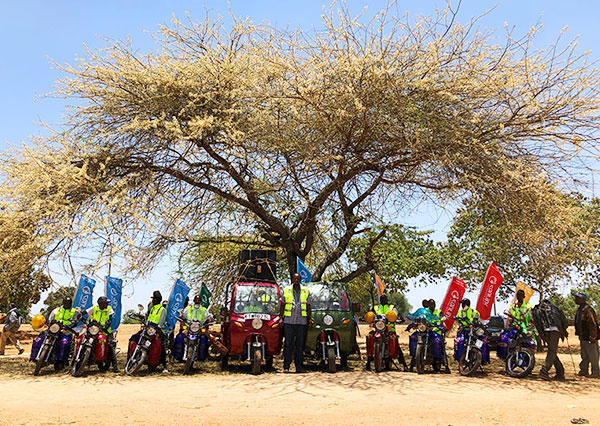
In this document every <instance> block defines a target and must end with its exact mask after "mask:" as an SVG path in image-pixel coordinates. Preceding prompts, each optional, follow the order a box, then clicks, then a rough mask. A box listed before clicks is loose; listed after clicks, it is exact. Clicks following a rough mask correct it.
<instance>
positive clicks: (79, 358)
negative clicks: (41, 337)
mask: <svg viewBox="0 0 600 426" xmlns="http://www.w3.org/2000/svg"><path fill="white" fill-rule="evenodd" d="M107 335H108V332H107V331H106V329H105V328H104V327H103V326H102V324H100V323H99V322H98V321H95V320H92V321H90V322H89V323H88V324H87V326H86V328H85V331H82V332H81V334H80V335H79V336H78V337H77V339H76V341H75V350H74V351H73V353H74V355H73V362H72V368H71V375H72V376H73V377H79V376H81V375H82V374H83V370H84V369H85V366H86V365H88V364H97V365H98V369H99V370H100V371H106V370H108V367H110V360H109V359H108V339H107ZM113 344H116V340H114V342H113Z"/></svg>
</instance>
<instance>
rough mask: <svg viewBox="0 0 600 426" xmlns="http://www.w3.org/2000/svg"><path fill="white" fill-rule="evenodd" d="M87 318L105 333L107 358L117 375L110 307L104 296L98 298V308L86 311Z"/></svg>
mask: <svg viewBox="0 0 600 426" xmlns="http://www.w3.org/2000/svg"><path fill="white" fill-rule="evenodd" d="M87 316H88V318H90V319H91V320H93V321H97V322H98V323H99V324H100V325H101V326H102V328H104V330H105V331H106V341H107V343H108V357H109V358H110V361H111V364H112V367H113V371H114V372H115V373H118V372H119V370H118V368H117V352H116V350H115V339H114V336H113V333H112V329H111V328H110V324H111V323H112V318H113V310H112V307H111V306H110V305H109V304H108V299H107V298H106V297H105V296H100V297H99V298H98V306H94V307H91V308H90V309H88V311H87Z"/></svg>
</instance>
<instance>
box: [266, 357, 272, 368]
mask: <svg viewBox="0 0 600 426" xmlns="http://www.w3.org/2000/svg"><path fill="white" fill-rule="evenodd" d="M265 367H266V368H273V355H267V359H265Z"/></svg>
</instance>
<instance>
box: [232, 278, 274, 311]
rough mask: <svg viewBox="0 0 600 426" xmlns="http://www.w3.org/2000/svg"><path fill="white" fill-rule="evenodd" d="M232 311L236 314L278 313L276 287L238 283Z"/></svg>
mask: <svg viewBox="0 0 600 426" xmlns="http://www.w3.org/2000/svg"><path fill="white" fill-rule="evenodd" d="M233 311H234V312H235V313H236V314H243V313H250V312H252V313H258V314H270V315H278V314H279V294H278V293H277V287H275V286H265V285H238V286H237V287H236V288H235V299H234V301H233Z"/></svg>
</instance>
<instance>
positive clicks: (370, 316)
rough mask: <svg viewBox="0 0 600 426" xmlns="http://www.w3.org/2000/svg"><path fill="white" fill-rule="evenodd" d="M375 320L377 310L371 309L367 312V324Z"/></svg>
mask: <svg viewBox="0 0 600 426" xmlns="http://www.w3.org/2000/svg"><path fill="white" fill-rule="evenodd" d="M373 321H375V312H373V311H369V312H367V313H366V314H365V322H366V323H367V324H371V323H372V322H373Z"/></svg>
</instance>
